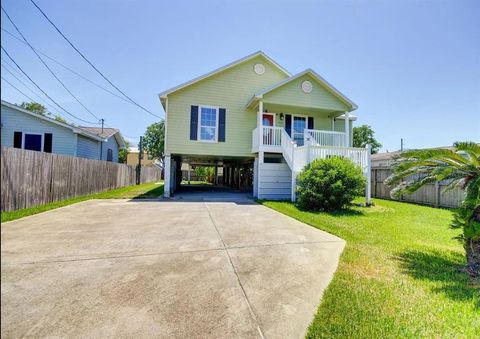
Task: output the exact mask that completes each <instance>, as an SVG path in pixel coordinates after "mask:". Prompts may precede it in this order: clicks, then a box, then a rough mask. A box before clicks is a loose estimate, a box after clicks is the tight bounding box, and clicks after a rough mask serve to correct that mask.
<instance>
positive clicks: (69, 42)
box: [30, 0, 161, 119]
mask: <svg viewBox="0 0 480 339" xmlns="http://www.w3.org/2000/svg"><path fill="white" fill-rule="evenodd" d="M30 2H31V3H32V4H33V5H34V6H35V7H36V8H37V9H38V10H39V11H40V13H42V15H43V16H44V17H45V19H47V21H48V22H49V23H50V24H51V25H52V26H53V27H54V28H55V30H56V31H57V32H58V33H59V34H60V35H61V36H62V37H63V38H64V39H65V41H67V42H68V44H69V45H70V46H71V47H72V48H73V49H74V50H75V51H76V52H77V53H78V54H79V55H80V56H81V57H82V58H83V59H84V60H85V61H86V62H87V63H88V64H89V65H90V66H92V68H93V69H94V70H95V71H96V72H97V73H98V74H100V76H101V77H102V78H103V79H105V80H106V81H107V82H108V83H109V84H110V85H112V87H114V88H115V89H116V90H117V91H119V92H120V93H121V94H122V95H123V96H124V97H125V98H127V99H128V100H130V101H131V102H132V103H133V104H134V105H136V106H138V107H139V108H141V109H142V110H144V111H145V112H147V113H148V114H151V115H153V116H154V117H157V118H160V119H161V117H160V116H158V115H156V114H154V113H152V112H150V111H149V110H148V109H146V108H145V107H143V106H142V105H140V104H138V103H136V102H135V101H134V100H133V99H132V98H130V97H129V96H128V95H126V94H125V93H124V92H123V91H122V90H120V88H118V87H117V86H115V85H114V84H113V83H112V82H111V81H110V80H109V79H108V78H107V77H106V76H105V75H104V74H103V73H102V72H100V70H99V69H98V68H97V67H95V66H94V65H93V63H92V62H91V61H90V60H88V59H87V57H86V56H85V55H84V54H83V53H82V52H80V50H79V49H78V48H77V47H75V45H74V44H73V43H72V42H71V41H70V40H69V39H68V38H67V37H66V36H65V35H64V34H63V33H62V31H61V30H60V29H59V28H58V27H57V26H56V25H55V24H54V23H53V22H52V20H50V18H49V17H48V16H47V15H46V14H45V12H44V11H43V10H42V9H41V8H40V7H39V6H38V5H37V4H36V3H35V1H33V0H30Z"/></svg>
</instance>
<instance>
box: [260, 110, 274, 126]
mask: <svg viewBox="0 0 480 339" xmlns="http://www.w3.org/2000/svg"><path fill="white" fill-rule="evenodd" d="M262 125H263V126H270V127H272V126H273V115H272V114H265V113H264V114H263V119H262Z"/></svg>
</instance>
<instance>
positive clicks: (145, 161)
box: [127, 147, 155, 166]
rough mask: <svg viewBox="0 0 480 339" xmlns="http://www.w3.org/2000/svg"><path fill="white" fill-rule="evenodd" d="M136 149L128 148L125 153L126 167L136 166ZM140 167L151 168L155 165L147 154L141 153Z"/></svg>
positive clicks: (153, 160) (137, 151)
mask: <svg viewBox="0 0 480 339" xmlns="http://www.w3.org/2000/svg"><path fill="white" fill-rule="evenodd" d="M138 153H139V150H138V147H129V148H128V153H127V165H131V166H137V165H138ZM140 161H141V165H142V166H152V165H154V163H155V159H153V158H152V157H151V156H150V155H149V154H148V153H147V152H142V156H141V160H140Z"/></svg>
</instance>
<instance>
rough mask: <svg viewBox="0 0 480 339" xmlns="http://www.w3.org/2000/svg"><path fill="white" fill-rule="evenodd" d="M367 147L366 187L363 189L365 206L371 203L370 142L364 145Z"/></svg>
mask: <svg viewBox="0 0 480 339" xmlns="http://www.w3.org/2000/svg"><path fill="white" fill-rule="evenodd" d="M365 148H366V149H367V169H366V171H367V173H365V174H366V177H367V187H366V189H365V200H366V201H365V202H366V205H367V206H370V205H371V204H372V162H371V158H370V154H371V153H372V146H371V145H370V144H367V146H365Z"/></svg>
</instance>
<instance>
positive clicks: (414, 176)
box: [386, 142, 480, 277]
mask: <svg viewBox="0 0 480 339" xmlns="http://www.w3.org/2000/svg"><path fill="white" fill-rule="evenodd" d="M443 180H448V181H449V182H450V183H449V185H448V186H447V187H446V189H447V190H448V189H452V188H454V187H457V186H459V187H461V188H462V189H463V190H464V191H465V197H464V200H463V202H462V204H461V206H460V207H459V208H458V209H457V210H456V211H455V213H454V220H453V222H452V225H451V226H452V228H455V229H462V234H461V235H460V236H458V237H457V238H458V239H459V240H460V241H461V242H462V243H463V246H464V248H465V252H466V257H467V270H468V272H469V273H470V274H471V275H472V276H476V277H479V276H480V145H479V144H476V143H474V142H457V143H455V144H454V148H453V149H445V148H443V149H441V148H438V149H426V150H410V151H405V152H402V153H401V154H400V155H399V156H398V157H397V158H396V159H395V162H394V164H393V174H392V175H391V176H390V177H389V178H388V179H387V181H386V183H387V184H388V185H392V186H395V188H394V189H393V190H392V196H394V197H397V196H399V195H400V194H402V193H413V192H415V191H416V190H418V189H419V188H420V187H422V186H423V185H425V184H428V183H434V182H436V181H443Z"/></svg>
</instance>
